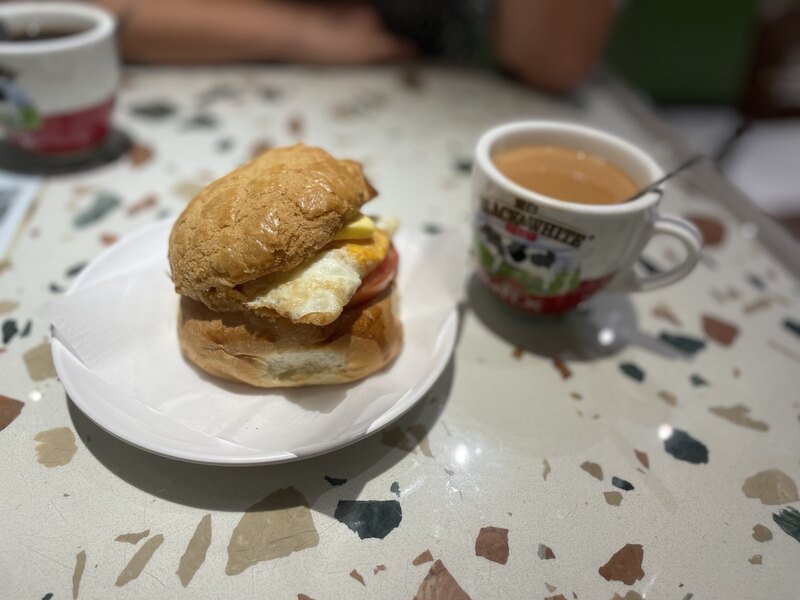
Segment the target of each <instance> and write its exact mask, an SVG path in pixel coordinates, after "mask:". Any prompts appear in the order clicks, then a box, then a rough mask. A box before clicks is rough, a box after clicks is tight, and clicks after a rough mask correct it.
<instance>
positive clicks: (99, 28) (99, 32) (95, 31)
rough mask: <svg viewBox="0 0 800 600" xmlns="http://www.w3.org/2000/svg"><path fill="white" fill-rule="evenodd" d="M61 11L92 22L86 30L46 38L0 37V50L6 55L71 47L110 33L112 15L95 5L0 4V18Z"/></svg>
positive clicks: (54, 3)
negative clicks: (23, 39)
mask: <svg viewBox="0 0 800 600" xmlns="http://www.w3.org/2000/svg"><path fill="white" fill-rule="evenodd" d="M43 13H47V14H59V13H61V14H65V15H76V16H80V17H86V18H87V19H89V20H91V21H93V22H94V24H93V25H92V26H90V27H89V29H87V30H86V31H81V32H80V33H76V34H74V35H69V36H66V37H62V38H55V39H49V40H38V41H30V42H25V43H24V44H21V43H19V42H7V41H0V54H4V55H6V56H10V55H14V56H21V55H31V54H45V53H52V52H58V51H63V50H71V49H74V48H79V47H82V46H86V45H88V44H91V43H94V42H98V41H100V40H102V39H105V38H107V37H109V36H111V35H113V33H114V27H115V21H114V17H113V16H112V15H111V13H109V12H108V11H107V10H104V9H102V8H99V7H96V6H87V5H84V4H74V3H68V2H37V3H35V4H34V3H30V2H12V3H9V4H5V5H0V18H2V17H4V16H11V15H36V14H43Z"/></svg>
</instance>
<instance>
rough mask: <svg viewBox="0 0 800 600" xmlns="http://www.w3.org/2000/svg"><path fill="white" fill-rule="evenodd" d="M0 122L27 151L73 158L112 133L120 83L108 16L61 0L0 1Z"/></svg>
mask: <svg viewBox="0 0 800 600" xmlns="http://www.w3.org/2000/svg"><path fill="white" fill-rule="evenodd" d="M0 23H2V26H3V30H4V31H3V32H4V35H3V39H2V40H0V125H2V127H3V130H4V131H5V134H6V137H7V139H8V140H9V141H10V142H12V143H13V144H14V145H16V146H17V147H19V148H21V149H23V150H27V151H29V152H32V153H35V154H39V155H48V156H59V155H74V154H76V153H82V152H85V151H89V150H91V149H92V148H94V147H96V146H97V145H99V144H100V143H101V142H102V141H103V140H104V139H105V138H106V136H107V135H108V133H109V131H110V120H111V113H112V110H113V107H114V98H115V93H116V88H117V83H118V81H119V62H118V58H117V48H116V42H115V38H114V29H115V23H114V18H113V17H112V16H111V14H109V13H108V12H106V11H105V10H102V9H99V8H96V7H93V6H86V5H82V4H75V3H67V2H41V3H39V2H37V3H32V2H27V3H22V2H19V3H9V4H0Z"/></svg>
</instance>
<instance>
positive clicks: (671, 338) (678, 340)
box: [659, 331, 706, 356]
mask: <svg viewBox="0 0 800 600" xmlns="http://www.w3.org/2000/svg"><path fill="white" fill-rule="evenodd" d="M659 338H660V339H661V341H662V342H665V343H667V344H669V345H670V346H672V347H673V348H675V350H677V351H678V352H682V353H683V354H688V355H690V356H692V355H694V354H697V353H698V352H699V351H700V350H702V349H703V348H705V347H706V343H705V342H704V341H703V340H698V339H697V338H692V337H688V336H685V335H676V334H674V333H667V332H666V331H664V332H662V333H661V335H660V336H659Z"/></svg>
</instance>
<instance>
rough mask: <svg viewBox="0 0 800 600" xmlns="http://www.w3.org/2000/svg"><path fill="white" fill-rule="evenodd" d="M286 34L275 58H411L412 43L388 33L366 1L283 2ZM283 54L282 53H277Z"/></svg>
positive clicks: (363, 60) (334, 60)
mask: <svg viewBox="0 0 800 600" xmlns="http://www.w3.org/2000/svg"><path fill="white" fill-rule="evenodd" d="M283 6H284V8H285V10H286V13H285V14H284V15H283V17H284V18H285V19H286V21H287V22H286V23H284V24H283V26H284V27H285V30H284V31H285V32H286V36H285V38H284V43H283V46H284V48H283V50H282V51H281V50H280V49H278V53H279V54H278V55H279V58H280V59H282V60H287V61H293V62H312V63H350V64H355V63H377V62H392V61H399V60H405V59H409V58H412V57H413V56H414V55H415V54H416V53H417V51H416V49H415V47H414V45H413V44H412V43H411V42H409V41H407V40H404V39H402V38H399V37H397V36H395V35H394V34H392V33H389V32H388V31H387V30H386V29H385V28H384V27H383V24H382V23H381V20H380V16H379V14H378V11H377V10H375V8H374V7H373V6H371V5H367V4H345V5H327V4H325V5H321V4H315V5H308V4H303V5H283ZM281 54H283V56H281Z"/></svg>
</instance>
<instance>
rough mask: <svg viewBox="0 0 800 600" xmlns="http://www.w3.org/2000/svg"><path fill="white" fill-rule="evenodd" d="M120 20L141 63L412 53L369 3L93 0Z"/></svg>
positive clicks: (356, 58) (126, 45) (127, 45)
mask: <svg viewBox="0 0 800 600" xmlns="http://www.w3.org/2000/svg"><path fill="white" fill-rule="evenodd" d="M95 1H96V2H97V3H98V4H102V5H104V6H106V7H107V8H109V9H111V10H112V11H113V12H115V13H116V14H117V16H118V19H119V35H118V38H119V43H120V50H121V52H122V55H123V57H124V58H125V59H127V60H132V61H135V62H145V63H224V62H243V61H294V62H314V63H357V62H381V61H390V60H398V59H402V58H405V57H407V56H409V55H410V54H412V53H413V48H412V47H411V46H410V45H409V44H408V43H407V42H405V41H403V40H400V39H398V38H396V37H395V36H393V35H391V34H389V33H388V32H386V31H385V30H384V29H383V27H382V25H381V22H380V19H379V18H378V15H377V13H376V12H375V10H374V9H373V8H372V7H371V6H366V5H347V6H318V5H309V4H302V3H292V2H281V1H278V0H272V1H268V0H225V1H224V2H222V1H219V0H95Z"/></svg>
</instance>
